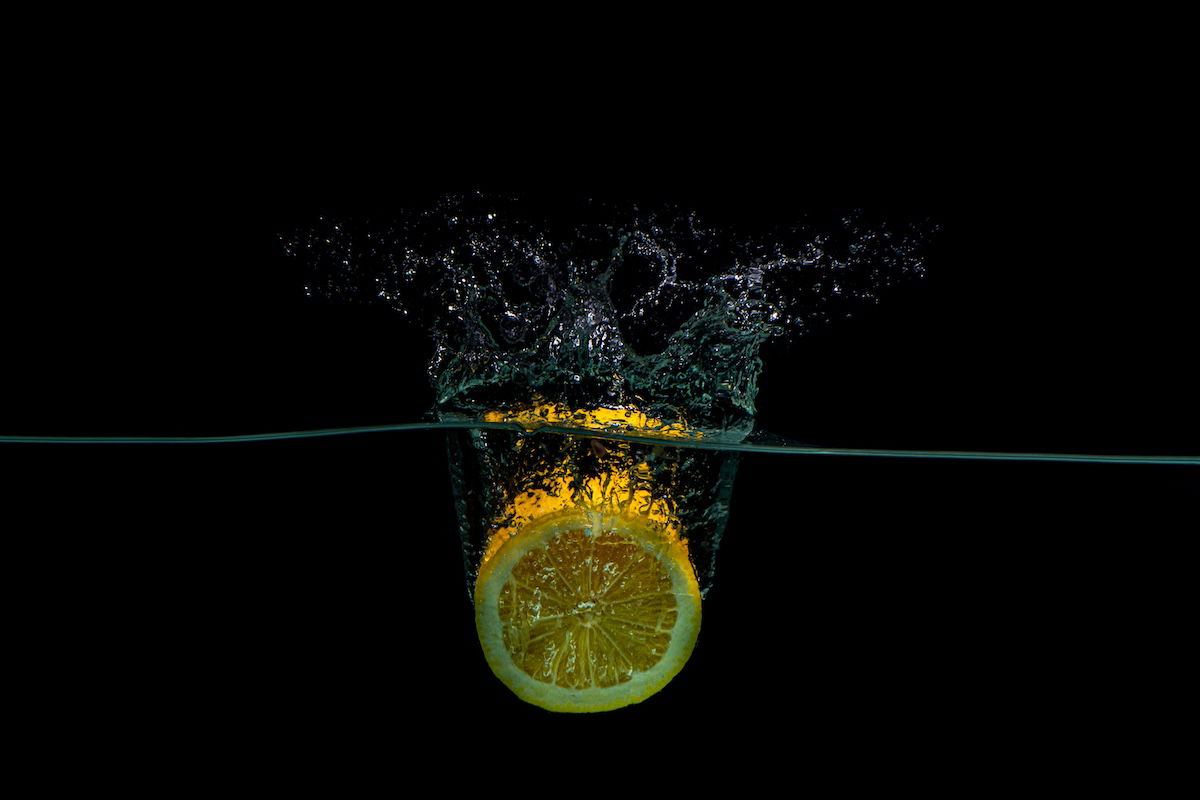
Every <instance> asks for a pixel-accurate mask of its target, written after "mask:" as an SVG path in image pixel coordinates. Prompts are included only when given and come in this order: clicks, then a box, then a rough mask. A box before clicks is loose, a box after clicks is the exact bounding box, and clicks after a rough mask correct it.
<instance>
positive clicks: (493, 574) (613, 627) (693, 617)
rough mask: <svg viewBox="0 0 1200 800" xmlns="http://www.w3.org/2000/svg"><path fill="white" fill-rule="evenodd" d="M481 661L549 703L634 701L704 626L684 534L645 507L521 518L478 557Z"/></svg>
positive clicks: (561, 706) (525, 694)
mask: <svg viewBox="0 0 1200 800" xmlns="http://www.w3.org/2000/svg"><path fill="white" fill-rule="evenodd" d="M475 623H476V628H477V630H478V633H479V641H480V643H481V644H482V646H483V652H484V656H485V657H486V658H487V662H488V664H489V666H491V668H492V671H493V672H494V673H495V674H496V677H498V678H499V679H500V680H501V681H502V682H503V683H504V684H505V685H507V686H508V687H509V688H510V689H511V690H512V691H513V692H515V693H516V694H517V696H519V697H520V698H521V699H523V700H525V701H526V702H529V703H533V704H534V705H537V706H541V707H542V708H546V709H549V710H552V711H574V712H586V711H607V710H611V709H615V708H620V707H622V706H626V705H630V704H632V703H637V702H640V701H642V700H644V699H645V698H647V697H649V696H650V695H652V694H654V693H655V692H657V691H658V690H660V689H661V688H662V687H663V686H665V685H666V684H667V683H668V682H669V681H670V680H671V679H672V678H674V677H675V675H676V674H678V672H679V671H680V669H682V668H683V665H684V663H685V662H686V661H687V659H688V657H689V656H690V655H691V652H692V649H693V647H694V646H695V643H696V636H697V634H698V633H699V630H700V590H699V587H698V585H697V582H696V577H695V573H694V572H693V570H692V567H691V563H690V561H689V560H688V555H687V546H686V544H685V543H684V542H683V541H681V540H679V539H678V538H676V537H673V536H671V535H669V534H668V533H665V532H664V531H663V529H662V526H661V525H658V524H656V523H654V522H653V521H652V520H650V519H648V518H646V517H637V516H626V515H613V514H605V513H601V512H596V511H590V510H584V509H566V510H563V511H559V512H556V513H553V514H550V515H548V516H546V517H543V518H541V519H538V520H535V521H533V522H530V523H528V524H527V525H526V526H524V527H523V528H522V529H521V530H519V531H517V532H516V534H515V535H513V536H512V537H511V538H510V539H508V540H507V541H506V542H504V544H503V546H501V547H500V548H499V550H498V551H496V553H495V554H494V555H493V556H492V557H491V558H489V559H488V561H486V562H485V563H484V564H483V566H482V567H481V568H480V571H479V576H478V578H477V580H476V583H475Z"/></svg>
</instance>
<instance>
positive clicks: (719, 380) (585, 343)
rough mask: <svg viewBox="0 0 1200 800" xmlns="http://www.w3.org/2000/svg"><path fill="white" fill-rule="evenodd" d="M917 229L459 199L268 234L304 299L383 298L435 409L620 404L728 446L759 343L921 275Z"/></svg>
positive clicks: (742, 431)
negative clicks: (424, 349)
mask: <svg viewBox="0 0 1200 800" xmlns="http://www.w3.org/2000/svg"><path fill="white" fill-rule="evenodd" d="M934 229H935V226H934V225H932V224H931V223H929V222H928V221H921V222H915V223H907V224H904V225H896V224H891V225H889V224H887V223H886V222H885V221H881V220H878V219H873V218H871V217H870V215H868V214H864V213H862V212H855V213H853V214H849V215H844V216H841V217H838V218H835V219H829V220H811V219H810V220H798V221H797V222H796V224H794V225H791V226H787V227H783V228H775V229H773V230H769V231H759V232H753V231H745V230H735V229H733V228H730V227H716V226H710V225H707V224H706V223H704V222H703V221H702V220H701V219H700V217H699V215H698V214H697V213H696V212H694V211H689V210H683V209H679V208H675V207H670V206H663V207H659V208H653V209H643V208H639V207H637V206H624V207H622V206H616V205H612V204H607V203H601V202H596V201H584V202H580V203H578V204H577V205H573V206H571V207H569V208H561V207H557V208H546V207H545V206H539V205H538V204H537V203H535V202H530V201H527V200H522V199H520V198H513V197H497V196H487V195H481V194H471V195H462V196H452V197H446V198H444V199H443V200H441V201H440V202H438V203H436V204H434V205H433V206H431V207H430V208H428V209H423V210H417V211H413V212H410V213H407V214H403V215H401V216H400V217H399V218H398V219H395V220H389V221H386V222H384V221H367V220H332V219H321V220H319V221H318V223H317V224H316V225H314V226H313V227H310V228H307V229H304V230H301V231H297V232H295V233H293V234H291V235H288V236H286V237H284V246H285V248H286V250H287V252H288V253H290V254H292V255H295V256H297V257H299V258H301V259H302V260H303V262H304V264H305V266H306V269H307V274H308V283H307V285H306V290H307V291H308V293H309V294H310V295H312V296H314V297H322V298H327V299H330V300H335V301H342V302H346V301H349V302H376V303H385V304H387V305H389V306H391V307H392V308H394V309H395V310H397V311H398V312H399V313H400V314H402V315H403V316H405V317H406V318H409V319H410V320H412V321H413V322H415V323H416V324H417V325H419V326H421V327H422V328H424V329H426V330H428V331H430V333H431V334H432V338H433V342H434V353H433V357H432V359H431V362H430V364H429V377H430V380H431V382H432V385H433V388H434V391H435V397H436V402H437V405H438V409H439V412H440V414H441V416H442V418H443V419H445V418H449V417H454V416H466V417H475V418H479V417H480V416H482V415H483V414H484V413H486V412H487V411H489V410H493V409H496V408H498V407H501V406H503V405H511V404H514V403H516V404H526V405H532V404H533V403H535V402H543V401H545V402H550V403H561V404H563V405H565V406H567V407H572V408H595V407H598V406H608V407H618V408H629V407H635V408H638V409H640V410H642V411H644V412H645V413H646V414H648V415H650V416H653V417H655V418H659V419H664V420H681V421H686V424H687V425H689V426H691V427H692V428H694V429H696V430H700V431H703V432H704V433H705V434H706V435H707V436H708V437H709V438H710V439H716V440H722V441H741V440H742V439H744V438H745V436H746V435H747V434H749V433H750V431H751V429H752V427H753V417H754V403H755V397H756V395H757V392H758V378H759V375H760V372H761V370H762V362H761V359H760V357H759V351H760V348H761V346H762V345H763V343H764V342H765V341H767V340H768V339H770V338H771V337H795V336H799V335H803V334H804V333H805V332H807V331H808V330H810V329H812V328H814V327H817V326H820V325H822V324H825V323H826V322H828V321H829V320H831V319H834V318H837V317H840V316H845V315H848V314H850V313H853V311H854V310H855V309H856V308H858V307H861V306H862V305H864V304H871V303H875V302H878V301H879V299H880V297H881V296H882V294H883V293H884V292H885V291H886V289H887V288H888V287H890V286H892V285H894V284H896V283H899V282H901V281H905V280H909V279H912V278H915V277H919V276H921V275H923V274H924V270H925V261H924V253H925V249H926V246H927V244H928V242H929V238H930V236H931V235H932V233H933V232H934Z"/></svg>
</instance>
